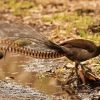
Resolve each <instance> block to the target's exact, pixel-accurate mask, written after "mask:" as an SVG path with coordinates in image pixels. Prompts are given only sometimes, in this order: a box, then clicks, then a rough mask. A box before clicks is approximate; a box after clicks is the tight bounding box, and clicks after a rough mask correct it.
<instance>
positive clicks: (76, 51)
mask: <svg viewBox="0 0 100 100" xmlns="http://www.w3.org/2000/svg"><path fill="white" fill-rule="evenodd" d="M0 36H1V37H2V38H5V37H6V38H9V37H11V38H12V37H13V38H16V37H17V38H18V37H21V38H29V39H30V40H32V41H34V42H35V43H37V44H38V45H39V46H41V48H42V47H43V48H44V49H47V51H48V50H49V51H50V52H51V51H53V52H54V53H51V54H53V55H55V53H57V55H59V54H61V55H62V56H66V57H67V58H69V59H70V60H72V61H74V62H75V66H76V72H77V67H78V65H79V64H80V62H83V61H86V60H89V59H91V58H94V57H96V56H98V55H100V46H96V45H95V44H94V43H93V42H92V41H89V40H84V39H73V40H70V41H66V42H63V43H61V44H56V43H53V42H52V41H50V40H48V39H47V38H46V37H45V36H43V35H42V34H41V33H39V32H37V31H36V30H35V29H33V28H32V27H30V26H28V25H24V24H22V23H8V22H4V21H1V22H0ZM8 44H9V43H8ZM12 48H13V49H16V47H13V46H12ZM33 48H34V47H33ZM23 50H24V49H23ZM23 50H22V51H23ZM8 51H10V49H9V48H8ZM16 51H17V50H16ZM38 52H40V53H35V52H34V53H35V54H34V55H38V54H39V55H42V56H43V57H44V58H46V59H47V58H49V57H50V58H52V56H51V54H48V53H46V51H45V56H46V55H47V56H46V57H45V56H44V53H41V51H38ZM16 53H17V52H16ZM24 53H25V54H27V50H24ZM42 56H38V57H42ZM62 56H61V57H62ZM33 57H36V56H33ZM38 57H37V58H38ZM57 57H60V56H56V57H55V56H53V58H57Z"/></svg>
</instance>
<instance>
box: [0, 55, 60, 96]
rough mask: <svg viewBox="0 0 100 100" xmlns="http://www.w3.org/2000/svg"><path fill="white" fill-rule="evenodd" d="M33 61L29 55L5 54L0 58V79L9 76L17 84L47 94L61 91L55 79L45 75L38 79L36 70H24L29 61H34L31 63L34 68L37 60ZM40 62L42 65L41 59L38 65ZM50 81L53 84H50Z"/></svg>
mask: <svg viewBox="0 0 100 100" xmlns="http://www.w3.org/2000/svg"><path fill="white" fill-rule="evenodd" d="M35 61H36V60H33V59H32V58H31V57H25V56H22V55H16V54H7V56H6V58H5V59H2V60H0V80H4V79H5V78H6V77H10V78H11V79H13V80H14V81H15V82H17V83H18V84H22V85H25V86H29V87H31V88H35V89H37V90H39V91H41V92H44V93H46V94H48V95H52V94H55V93H59V92H61V88H59V87H57V84H56V79H54V78H50V77H47V78H46V77H45V78H42V79H40V78H38V77H37V71H36V72H35V71H31V70H30V71H27V70H25V68H26V66H27V67H28V66H29V65H30V63H29V62H31V63H32V62H34V63H33V64H32V66H33V69H34V66H35V63H36V66H37V65H38V63H37V62H38V61H37V62H35ZM46 62H47V61H46ZM51 63H53V62H51ZM41 64H42V65H43V62H42V61H41V63H40V65H41ZM47 65H48V63H47ZM47 65H46V66H47ZM49 65H50V62H49ZM49 65H48V66H49ZM54 65H55V64H54ZM32 66H31V67H32ZM36 66H35V67H36ZM44 66H45V65H44ZM42 67H43V66H42ZM47 69H48V68H47ZM43 70H44V69H43ZM39 71H40V70H39ZM51 82H53V83H55V84H52V85H51Z"/></svg>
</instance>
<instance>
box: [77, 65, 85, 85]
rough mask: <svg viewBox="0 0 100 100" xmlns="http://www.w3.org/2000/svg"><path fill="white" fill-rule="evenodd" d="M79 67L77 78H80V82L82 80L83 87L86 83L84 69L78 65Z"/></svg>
mask: <svg viewBox="0 0 100 100" xmlns="http://www.w3.org/2000/svg"><path fill="white" fill-rule="evenodd" d="M80 65H81V67H80V68H79V72H78V73H79V76H80V78H81V80H82V83H83V84H84V85H85V84H86V81H85V69H84V67H83V65H82V64H80Z"/></svg>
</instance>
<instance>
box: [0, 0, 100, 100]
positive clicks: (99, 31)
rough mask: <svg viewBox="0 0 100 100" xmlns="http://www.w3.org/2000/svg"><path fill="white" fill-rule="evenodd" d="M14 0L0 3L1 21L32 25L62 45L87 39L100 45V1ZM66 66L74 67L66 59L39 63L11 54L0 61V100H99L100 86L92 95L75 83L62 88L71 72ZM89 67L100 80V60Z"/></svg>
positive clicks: (37, 60) (89, 62) (88, 64)
mask: <svg viewBox="0 0 100 100" xmlns="http://www.w3.org/2000/svg"><path fill="white" fill-rule="evenodd" d="M12 1H13V0H12ZM12 1H11V0H8V1H7V0H5V1H3V2H2V1H0V6H1V7H0V20H7V21H8V20H9V21H11V22H18V21H19V23H20V22H21V23H22V22H23V23H26V24H29V25H31V26H32V27H33V28H34V29H36V30H37V31H38V32H44V34H46V35H47V36H49V37H50V39H51V40H53V41H56V42H58V43H59V42H62V41H63V40H66V39H72V38H85V39H89V40H92V39H93V41H95V42H96V43H97V44H100V24H98V25H97V24H96V27H94V22H96V23H97V22H98V23H99V22H100V7H99V6H100V3H99V2H100V1H99V0H91V2H90V0H55V1H54V0H43V1H42V0H33V1H35V3H36V4H35V3H34V5H31V3H32V4H33V2H29V3H27V2H25V3H24V0H21V3H22V4H20V2H16V0H14V2H12ZM41 1H42V2H41ZM45 1H48V2H45ZM66 1H67V3H66ZM22 5H23V6H22ZM87 27H88V29H89V31H90V32H88V29H87ZM20 29H22V28H20ZM76 29H79V30H78V32H76ZM20 31H22V30H20ZM28 31H29V30H28ZM23 32H25V31H23ZM85 32H86V33H85ZM26 33H27V32H26ZM29 33H30V32H29ZM87 33H88V34H87ZM40 49H41V48H40ZM65 65H66V66H67V67H70V68H73V67H74V64H73V63H72V62H70V61H69V60H68V59H66V58H61V59H54V60H52V59H51V60H44V59H43V60H41V59H40V60H39V59H33V58H31V57H27V56H23V55H18V54H10V53H7V55H6V57H5V59H2V60H0V100H99V99H100V86H98V87H96V88H95V89H91V90H90V91H89V92H86V91H85V92H83V91H78V90H77V89H76V88H74V89H73V84H72V88H71V87H69V86H64V87H62V85H63V84H64V85H65V83H66V79H67V77H68V75H69V74H70V72H71V70H70V69H67V70H66V68H65V67H64V66H65ZM87 66H88V67H91V68H92V70H93V72H94V73H95V74H96V75H97V76H99V77H100V57H97V58H95V59H93V60H90V61H88V62H87ZM56 67H57V69H56ZM60 67H61V68H60ZM63 67H64V68H63ZM51 69H52V71H53V72H54V73H53V72H51V71H50V70H51ZM46 71H47V72H46ZM45 72H46V73H45ZM51 73H53V74H52V75H51ZM69 91H70V92H69Z"/></svg>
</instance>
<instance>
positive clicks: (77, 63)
mask: <svg viewBox="0 0 100 100" xmlns="http://www.w3.org/2000/svg"><path fill="white" fill-rule="evenodd" d="M78 66H79V62H75V72H76V76H77V85H78V84H80V79H79V75H78Z"/></svg>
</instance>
